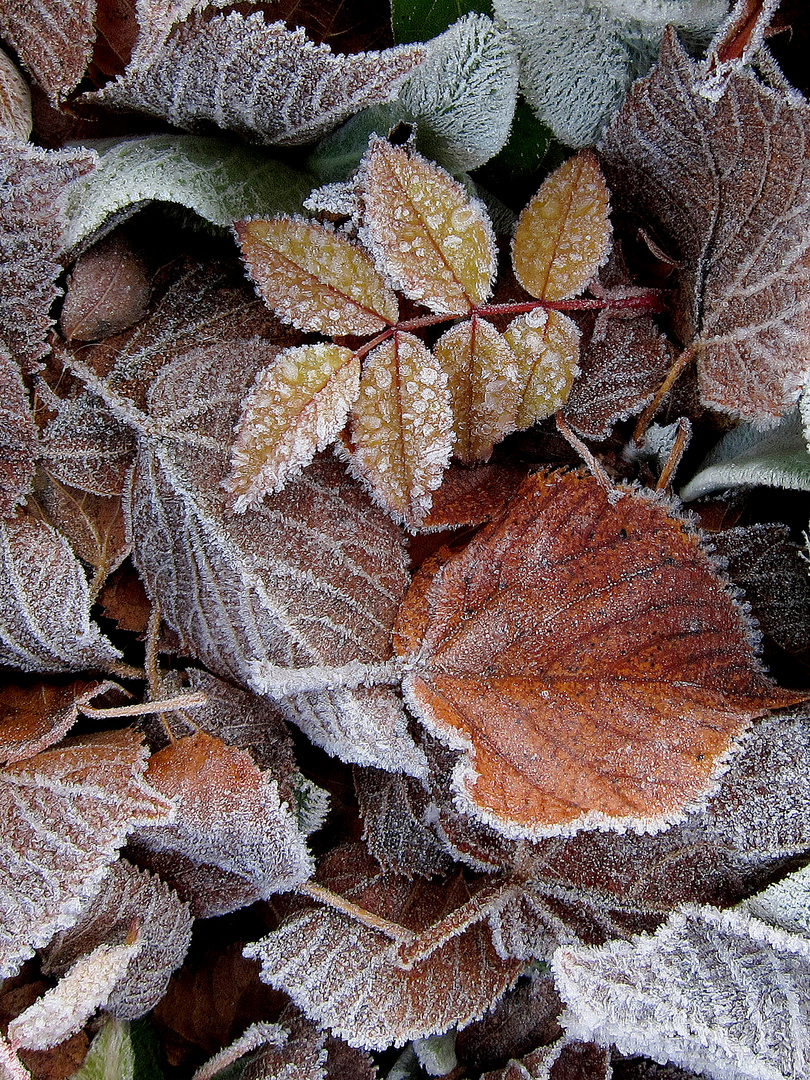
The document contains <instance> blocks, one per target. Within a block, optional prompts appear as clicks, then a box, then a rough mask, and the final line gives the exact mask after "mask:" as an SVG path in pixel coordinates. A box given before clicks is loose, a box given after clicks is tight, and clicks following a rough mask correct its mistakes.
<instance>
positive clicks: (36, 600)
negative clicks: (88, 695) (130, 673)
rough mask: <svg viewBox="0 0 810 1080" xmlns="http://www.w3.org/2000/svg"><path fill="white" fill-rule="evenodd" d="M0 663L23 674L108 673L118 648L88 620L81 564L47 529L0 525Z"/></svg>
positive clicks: (13, 521)
mask: <svg viewBox="0 0 810 1080" xmlns="http://www.w3.org/2000/svg"><path fill="white" fill-rule="evenodd" d="M0 569H1V570H2V573H1V574H0V580H2V582H3V587H2V591H0V605H2V606H0V663H3V664H11V665H13V666H15V667H18V668H22V669H23V671H81V670H82V669H83V668H102V669H105V668H108V667H109V665H110V664H111V663H113V662H114V661H115V660H117V659H118V658H119V657H120V655H121V654H120V652H119V651H118V649H116V648H114V647H113V645H112V643H111V642H110V641H108V640H107V638H106V637H105V636H104V635H103V634H102V632H101V630H100V629H99V628H98V626H97V625H96V624H95V623H94V622H91V620H90V604H91V600H90V594H89V590H88V588H87V578H86V577H85V576H84V571H83V570H82V567H81V564H80V563H79V560H78V559H77V558H76V556H75V555H74V554H73V552H72V551H71V550H70V546H69V545H68V542H67V540H65V538H64V537H63V536H61V535H60V534H59V533H58V532H57V531H56V530H55V529H53V528H51V526H50V525H46V524H45V523H44V522H42V521H37V520H35V519H33V518H25V517H17V518H9V519H7V520H5V521H2V522H0Z"/></svg>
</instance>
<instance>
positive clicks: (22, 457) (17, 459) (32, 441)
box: [0, 341, 39, 515]
mask: <svg viewBox="0 0 810 1080" xmlns="http://www.w3.org/2000/svg"><path fill="white" fill-rule="evenodd" d="M0 430H2V432H3V439H2V442H1V443H0V514H3V515H5V514H10V513H11V512H12V511H13V509H14V507H15V506H16V505H17V503H18V502H20V500H21V499H22V498H23V497H24V496H25V495H27V494H28V492H29V491H30V490H31V483H32V481H33V479H34V464H35V461H36V456H37V453H38V450H39V432H38V431H37V426H36V424H35V423H34V417H33V416H32V415H31V406H30V404H29V402H28V393H27V392H26V389H25V386H24V384H23V381H22V375H21V373H20V368H19V366H18V364H17V363H16V362H15V360H14V359H13V357H12V356H11V354H10V353H9V351H8V349H6V347H5V346H4V345H3V343H2V341H0Z"/></svg>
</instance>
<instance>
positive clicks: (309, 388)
mask: <svg viewBox="0 0 810 1080" xmlns="http://www.w3.org/2000/svg"><path fill="white" fill-rule="evenodd" d="M359 393H360V361H359V360H358V359H357V358H356V357H355V355H354V353H352V351H351V349H345V348H342V347H341V346H339V345H332V344H328V343H324V344H317V345H300V346H293V347H291V348H289V349H285V350H284V351H283V352H281V353H280V354H279V355H278V356H277V357H276V358H275V360H274V361H273V363H272V364H270V365H269V366H268V367H265V368H262V369H261V371H259V372H257V373H256V378H255V381H254V383H253V386H252V387H251V388H250V390H249V391H248V393H247V394H246V395H245V397H244V399H243V401H242V412H241V415H240V417H239V422H238V424H237V427H236V440H235V442H234V445H233V449H232V451H231V471H230V473H229V475H228V477H227V479H226V481H225V485H226V488H227V490H228V491H231V492H233V494H234V495H235V496H236V499H235V500H234V509H235V510H237V511H238V512H241V511H243V510H246V509H247V508H248V507H249V506H256V505H257V504H258V503H259V502H261V500H262V498H263V497H264V496H265V495H266V494H272V493H274V492H277V491H281V489H282V488H283V487H284V485H285V483H286V482H287V481H288V480H290V479H292V478H293V477H294V476H297V475H298V474H299V473H300V472H301V469H302V468H303V467H304V466H305V465H309V463H310V462H311V461H312V459H313V458H314V457H315V454H316V452H317V451H319V450H324V449H326V447H327V446H328V445H329V443H331V442H333V441H334V440H335V439H336V438H337V436H338V435H339V434H340V432H341V430H342V429H343V427H344V426H345V424H346V420H347V418H348V415H349V410H350V409H351V406H352V404H353V403H354V401H355V400H356V399H357V396H358V394H359Z"/></svg>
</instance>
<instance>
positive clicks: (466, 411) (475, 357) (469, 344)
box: [433, 318, 522, 465]
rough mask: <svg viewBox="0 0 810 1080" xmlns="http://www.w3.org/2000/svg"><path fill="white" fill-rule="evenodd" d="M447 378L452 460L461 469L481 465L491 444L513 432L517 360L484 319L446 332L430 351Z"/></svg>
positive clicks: (459, 324) (505, 341) (516, 401)
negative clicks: (451, 416) (451, 432)
mask: <svg viewBox="0 0 810 1080" xmlns="http://www.w3.org/2000/svg"><path fill="white" fill-rule="evenodd" d="M433 352H434V355H435V356H436V359H437V360H438V361H439V364H440V365H441V369H442V371H444V372H445V374H446V375H447V386H448V390H449V391H450V399H451V402H452V408H453V431H454V434H455V440H454V443H453V456H454V457H456V458H458V459H459V461H461V462H462V463H463V464H464V465H474V464H478V463H479V462H483V461H487V460H488V459H489V457H490V455H491V454H492V450H493V448H494V446H495V443H496V442H500V440H501V439H502V438H503V437H504V436H505V435H508V434H509V433H510V432H511V431H514V430H515V428H516V415H517V410H518V405H519V402H520V396H519V395H520V389H521V387H520V383H521V381H522V380H521V379H520V377H519V374H518V364H517V358H516V357H515V355H514V353H513V352H512V349H511V348H510V346H509V343H508V341H507V340H506V339H505V338H504V336H503V334H500V333H499V332H498V331H497V330H496V329H495V327H494V326H493V325H492V323H489V322H487V321H486V319H477V318H472V319H468V320H467V321H465V322H459V323H456V325H455V326H452V327H451V328H450V329H449V330H446V331H445V332H444V333H443V334H442V336H441V337H440V338H439V340H438V341H437V342H436V344H435V346H434V348H433Z"/></svg>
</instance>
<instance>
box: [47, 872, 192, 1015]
mask: <svg viewBox="0 0 810 1080" xmlns="http://www.w3.org/2000/svg"><path fill="white" fill-rule="evenodd" d="M133 926H137V928H138V945H139V947H138V949H137V951H136V952H135V953H134V954H133V956H132V957H131V958H130V960H129V962H128V963H127V964H126V965H125V966H124V967H123V968H122V969H121V971H120V973H119V976H118V978H117V980H116V981H115V983H114V984H113V985H112V986H111V988H110V991H109V994H108V997H107V999H106V1002H105V1003H104V1007H105V1009H106V1011H107V1012H109V1013H111V1014H112V1015H113V1016H116V1017H118V1019H120V1020H135V1019H137V1018H138V1017H139V1016H143V1015H144V1013H147V1012H148V1011H149V1010H150V1009H151V1008H153V1007H154V1006H155V1005H156V1004H157V1003H158V1001H160V999H161V998H162V997H163V995H164V994H165V993H166V987H167V985H168V982H169V978H170V976H171V974H172V972H173V971H174V970H175V969H176V968H178V967H180V965H181V964H182V962H183V959H184V957H185V955H186V952H187V951H188V947H189V944H190V942H191V915H190V914H189V908H188V905H187V904H184V903H183V902H182V901H181V900H180V899H179V897H178V896H177V894H176V893H175V892H174V891H173V890H172V889H171V888H170V887H169V886H168V885H167V884H166V882H165V881H161V880H160V878H158V877H155V876H154V875H153V874H150V873H149V872H148V871H147V870H140V869H139V868H138V867H136V866H133V865H132V864H131V863H128V862H126V861H124V860H122V859H119V860H118V862H115V863H113V865H112V866H111V867H110V872H109V873H108V874H107V876H106V877H105V878H104V880H103V882H102V885H101V889H100V891H99V892H98V893H97V895H96V896H95V897H93V899H92V900H91V901H90V902H89V903H88V904H86V905H85V907H84V908H83V909H82V911H81V913H80V915H79V918H78V920H77V921H76V923H75V924H74V925H73V926H72V927H70V929H68V930H62V931H61V932H60V933H58V934H57V935H56V936H55V937H54V938H53V940H52V941H51V943H50V944H49V945H48V947H47V949H46V951H45V956H44V960H43V971H45V972H46V973H48V974H56V975H61V974H62V973H63V972H64V971H66V970H67V968H68V967H70V966H71V965H72V964H74V963H75V962H76V961H77V960H78V959H79V958H80V957H81V956H83V955H85V954H89V953H91V952H92V951H93V950H94V949H96V948H97V947H98V946H100V945H105V944H106V945H115V944H120V943H123V942H125V941H126V940H127V938H128V936H129V934H130V933H131V931H132V927H133Z"/></svg>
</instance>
